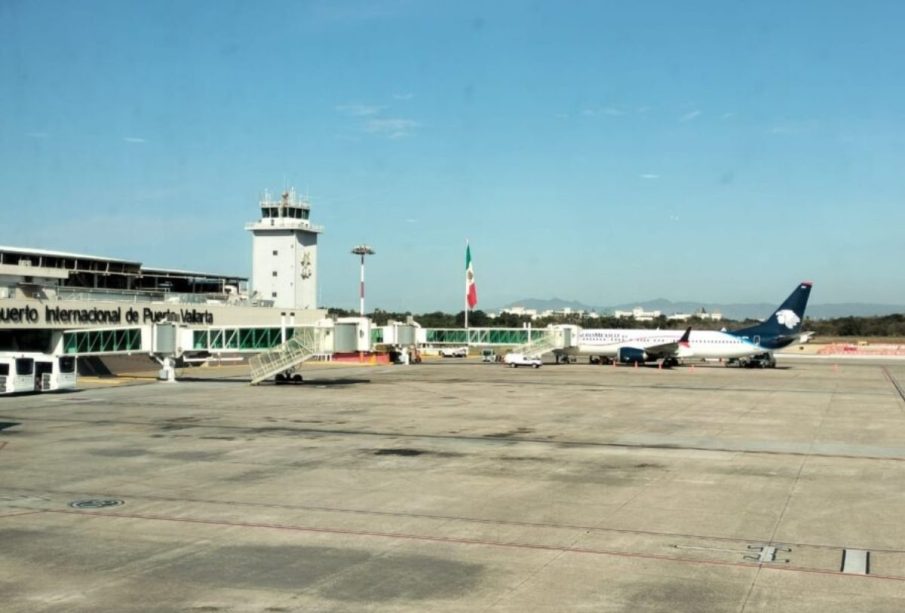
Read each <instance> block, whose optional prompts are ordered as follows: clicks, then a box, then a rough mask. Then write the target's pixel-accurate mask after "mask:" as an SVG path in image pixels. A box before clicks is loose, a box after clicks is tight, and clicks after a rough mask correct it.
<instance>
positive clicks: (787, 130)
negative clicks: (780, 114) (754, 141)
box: [770, 119, 817, 136]
mask: <svg viewBox="0 0 905 613" xmlns="http://www.w3.org/2000/svg"><path fill="white" fill-rule="evenodd" d="M816 129H817V121H815V120H813V119H806V120H802V121H785V122H782V123H779V124H777V125H775V126H773V127H772V128H770V134H780V135H786V136H789V135H796V134H806V133H808V132H812V131H814V130H816Z"/></svg>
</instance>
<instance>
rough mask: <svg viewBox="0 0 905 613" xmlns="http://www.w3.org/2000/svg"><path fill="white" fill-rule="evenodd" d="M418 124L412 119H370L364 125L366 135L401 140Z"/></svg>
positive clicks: (418, 125)
mask: <svg viewBox="0 0 905 613" xmlns="http://www.w3.org/2000/svg"><path fill="white" fill-rule="evenodd" d="M418 127H420V124H419V123H418V122H417V121H414V120H412V119H402V118H389V117H388V118H386V119H371V120H369V121H367V122H366V123H365V125H364V130H365V132H367V133H368V134H374V135H376V136H384V137H386V138H403V137H406V136H409V135H410V134H412V133H413V132H414V131H415V130H416V129H417V128H418Z"/></svg>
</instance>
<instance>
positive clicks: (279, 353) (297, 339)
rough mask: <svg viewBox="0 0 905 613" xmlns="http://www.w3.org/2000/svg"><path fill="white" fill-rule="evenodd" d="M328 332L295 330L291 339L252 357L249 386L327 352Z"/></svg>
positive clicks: (321, 329) (311, 329) (316, 329)
mask: <svg viewBox="0 0 905 613" xmlns="http://www.w3.org/2000/svg"><path fill="white" fill-rule="evenodd" d="M327 335H328V330H327V329H324V328H315V327H311V328H296V329H295V331H294V332H293V334H292V338H290V339H289V340H288V341H286V342H285V343H283V344H282V345H278V346H277V347H274V348H273V349H271V350H269V351H265V352H263V353H259V354H257V355H255V356H252V357H251V358H249V360H248V364H249V366H250V367H251V385H257V384H258V383H260V382H262V381H264V380H266V379H269V378H270V377H274V376H276V375H279V374H281V373H285V372H286V371H291V370H293V369H295V368H296V367H298V366H300V365H301V364H302V363H303V362H306V361H307V360H310V359H312V358H315V357H317V356H320V355H323V354H324V353H326V352H327V349H328V348H327V347H326V344H327Z"/></svg>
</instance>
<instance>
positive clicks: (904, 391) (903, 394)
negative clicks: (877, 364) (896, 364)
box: [882, 366, 905, 408]
mask: <svg viewBox="0 0 905 613" xmlns="http://www.w3.org/2000/svg"><path fill="white" fill-rule="evenodd" d="M882 370H883V374H884V375H886V378H887V379H888V380H889V382H890V383H892V386H893V387H894V388H896V392H897V393H898V394H899V398H901V399H902V401H903V402H905V387H902V385H901V384H899V382H898V381H896V378H895V377H893V376H892V373H891V372H889V369H888V368H886V367H885V366H883V367H882ZM900 408H901V407H900Z"/></svg>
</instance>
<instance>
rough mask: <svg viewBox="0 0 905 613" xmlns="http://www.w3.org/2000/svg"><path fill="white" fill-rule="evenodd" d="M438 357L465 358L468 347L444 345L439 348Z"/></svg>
mask: <svg viewBox="0 0 905 613" xmlns="http://www.w3.org/2000/svg"><path fill="white" fill-rule="evenodd" d="M440 357H444V358H465V357H468V347H444V348H443V349H441V350H440Z"/></svg>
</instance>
